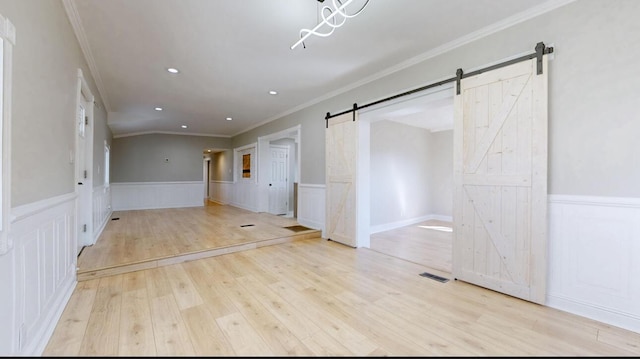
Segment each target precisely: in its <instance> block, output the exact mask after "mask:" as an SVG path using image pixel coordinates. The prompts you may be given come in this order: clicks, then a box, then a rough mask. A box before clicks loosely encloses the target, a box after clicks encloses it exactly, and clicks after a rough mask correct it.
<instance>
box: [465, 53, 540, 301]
mask: <svg viewBox="0 0 640 359" xmlns="http://www.w3.org/2000/svg"><path fill="white" fill-rule="evenodd" d="M543 69H544V71H543V73H542V74H537V73H536V59H535V58H534V59H532V60H526V61H523V62H519V63H516V64H512V65H509V66H506V67H503V68H499V69H496V70H492V71H489V72H485V73H481V74H479V75H476V76H472V77H469V78H465V79H462V80H461V82H460V94H459V95H456V96H455V98H454V109H455V110H454V111H455V114H454V117H455V120H454V213H453V222H454V231H453V232H454V237H453V271H452V272H453V273H452V274H453V276H454V277H455V278H456V279H458V280H462V281H465V282H469V283H473V284H476V285H478V286H481V287H485V288H488V289H492V290H495V291H498V292H502V293H505V294H508V295H511V296H514V297H518V298H522V299H524V300H528V301H532V302H535V303H539V304H544V301H545V296H546V268H547V72H548V69H547V59H546V57H543Z"/></svg>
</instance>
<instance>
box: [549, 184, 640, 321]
mask: <svg viewBox="0 0 640 359" xmlns="http://www.w3.org/2000/svg"><path fill="white" fill-rule="evenodd" d="M639 278H640V198H615V197H587V196H564V195H550V196H549V272H548V279H547V281H548V288H547V305H548V306H550V307H554V308H557V309H561V310H564V311H567V312H571V313H575V314H578V315H582V316H585V317H589V318H592V319H595V320H599V321H601V322H605V323H609V324H612V325H615V326H618V327H622V328H626V329H629V330H633V331H635V332H639V333H640V279H639Z"/></svg>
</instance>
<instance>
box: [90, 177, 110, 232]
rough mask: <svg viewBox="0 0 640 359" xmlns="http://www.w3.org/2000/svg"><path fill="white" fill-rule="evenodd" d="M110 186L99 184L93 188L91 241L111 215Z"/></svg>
mask: <svg viewBox="0 0 640 359" xmlns="http://www.w3.org/2000/svg"><path fill="white" fill-rule="evenodd" d="M111 212H112V211H111V187H110V186H99V187H94V188H93V243H96V242H97V241H98V237H100V234H101V233H102V231H103V230H104V227H105V226H106V225H107V223H108V222H109V217H111Z"/></svg>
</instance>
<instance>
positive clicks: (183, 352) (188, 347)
mask: <svg viewBox="0 0 640 359" xmlns="http://www.w3.org/2000/svg"><path fill="white" fill-rule="evenodd" d="M150 302H151V306H150V307H151V316H152V318H153V328H154V336H155V341H156V350H157V352H158V356H178V355H179V356H194V355H195V349H194V348H193V344H192V343H191V336H190V335H189V331H188V330H187V328H186V326H185V324H184V321H183V320H182V316H181V314H180V309H179V308H178V304H177V303H176V300H175V298H174V296H173V295H165V296H162V297H155V298H150Z"/></svg>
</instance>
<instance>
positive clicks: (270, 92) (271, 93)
mask: <svg viewBox="0 0 640 359" xmlns="http://www.w3.org/2000/svg"><path fill="white" fill-rule="evenodd" d="M277 94H278V92H277V91H273V90H271V91H269V95H277Z"/></svg>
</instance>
